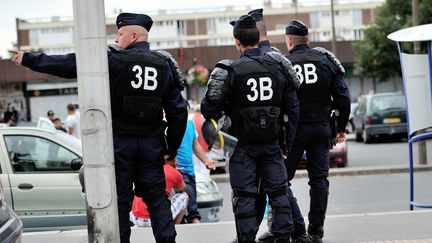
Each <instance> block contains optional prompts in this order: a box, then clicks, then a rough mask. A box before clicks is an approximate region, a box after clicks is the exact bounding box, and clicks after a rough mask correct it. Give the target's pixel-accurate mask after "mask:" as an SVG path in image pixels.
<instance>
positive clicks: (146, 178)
mask: <svg viewBox="0 0 432 243" xmlns="http://www.w3.org/2000/svg"><path fill="white" fill-rule="evenodd" d="M114 160H115V174H116V185H117V202H118V212H119V223H120V240H121V243H129V238H130V234H131V229H130V222H129V212H130V211H131V205H132V200H133V196H134V193H133V185H135V193H136V195H137V196H140V197H142V199H143V201H144V202H145V203H146V204H147V207H148V211H149V213H150V218H151V222H152V228H153V235H154V237H155V239H156V242H158V243H159V242H172V241H173V240H174V239H175V236H176V231H175V228H174V222H173V219H172V214H171V209H170V207H171V203H170V201H169V199H168V196H167V194H166V191H165V175H164V170H163V164H164V160H163V155H162V145H161V143H160V138H159V137H158V136H156V137H141V136H129V135H128V136H126V135H120V134H114Z"/></svg>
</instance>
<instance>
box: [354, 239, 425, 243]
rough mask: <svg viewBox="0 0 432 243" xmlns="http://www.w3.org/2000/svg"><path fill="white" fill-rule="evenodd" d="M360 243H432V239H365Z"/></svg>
mask: <svg viewBox="0 0 432 243" xmlns="http://www.w3.org/2000/svg"><path fill="white" fill-rule="evenodd" d="M360 243H432V239H416V240H380V241H363V242H360Z"/></svg>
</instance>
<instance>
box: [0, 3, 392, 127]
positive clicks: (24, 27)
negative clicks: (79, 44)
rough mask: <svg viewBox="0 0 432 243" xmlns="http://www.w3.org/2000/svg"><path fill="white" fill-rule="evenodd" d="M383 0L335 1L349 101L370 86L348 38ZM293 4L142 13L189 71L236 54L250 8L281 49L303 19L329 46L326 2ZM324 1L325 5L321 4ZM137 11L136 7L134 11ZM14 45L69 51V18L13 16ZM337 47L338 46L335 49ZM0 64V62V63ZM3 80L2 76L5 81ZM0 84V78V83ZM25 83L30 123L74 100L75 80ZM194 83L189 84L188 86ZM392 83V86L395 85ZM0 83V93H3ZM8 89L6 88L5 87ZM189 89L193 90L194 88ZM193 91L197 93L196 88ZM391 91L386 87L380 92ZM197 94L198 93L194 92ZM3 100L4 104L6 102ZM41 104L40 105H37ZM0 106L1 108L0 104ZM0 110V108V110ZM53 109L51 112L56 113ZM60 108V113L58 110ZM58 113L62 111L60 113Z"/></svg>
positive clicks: (111, 24) (155, 45)
mask: <svg viewBox="0 0 432 243" xmlns="http://www.w3.org/2000/svg"><path fill="white" fill-rule="evenodd" d="M383 1H384V0H334V18H335V33H336V40H337V49H336V50H337V54H338V57H340V59H341V61H342V63H343V64H344V66H345V67H346V68H347V70H349V71H351V72H349V75H348V77H347V79H348V83H349V85H350V87H351V91H352V94H353V100H355V97H356V96H357V94H359V93H365V92H367V91H368V90H369V87H370V86H371V85H370V80H360V79H359V78H358V77H353V76H352V65H353V63H354V53H353V51H352V47H351V44H350V43H352V42H355V41H359V40H362V39H363V30H364V28H366V27H367V26H368V25H370V24H371V23H373V21H374V17H375V15H376V12H377V7H378V6H379V5H380V4H381V3H382V2H383ZM298 2H299V3H298V5H297V6H295V5H293V4H292V2H291V3H287V4H273V5H272V4H270V1H268V2H265V4H264V6H246V7H230V6H227V7H221V8H208V9H191V10H161V11H156V12H146V14H149V15H150V16H151V17H152V18H153V21H154V24H153V27H152V30H151V32H150V35H149V42H150V43H151V48H152V49H165V50H169V51H170V52H171V54H173V56H174V57H175V58H176V59H177V60H179V63H180V66H181V68H182V70H183V71H186V70H187V69H189V68H190V67H191V66H192V65H193V62H192V60H193V59H194V58H197V60H198V62H199V63H200V64H204V65H205V66H207V67H213V66H214V65H215V64H216V62H217V61H218V60H220V59H225V58H232V59H236V58H237V57H238V54H237V51H236V50H235V48H234V46H233V43H234V39H233V37H232V26H231V25H229V24H228V23H229V22H230V21H231V20H235V19H236V18H238V17H239V16H241V15H244V14H246V13H247V12H249V11H250V10H252V9H255V8H260V7H262V8H264V19H265V21H266V23H267V32H268V37H269V39H270V41H271V42H272V43H273V44H275V45H276V46H277V47H279V48H280V50H281V51H282V52H286V47H285V44H284V42H285V26H286V24H287V23H288V22H289V21H290V20H292V19H294V18H296V19H299V20H301V21H303V22H305V23H306V24H307V25H308V26H309V28H310V33H311V35H312V39H313V43H314V45H317V46H324V47H326V48H328V49H331V45H330V42H329V41H331V39H332V32H331V30H332V24H331V11H330V1H319V0H306V1H298ZM323 2H326V4H323ZM137 12H139V11H137ZM117 15H118V13H114V14H112V15H110V16H107V18H106V32H107V42H108V43H107V44H114V42H115V36H116V33H117V27H116V25H115V18H116V16H117ZM16 25H17V45H18V48H19V49H21V50H25V51H44V52H45V53H47V54H64V53H69V52H73V51H74V43H73V42H74V33H73V18H72V17H59V16H55V17H50V18H38V19H17V20H16ZM339 49H340V50H339ZM0 65H1V64H0ZM6 81H7V80H6ZM2 82H5V81H3V80H1V78H0V84H1V83H2ZM22 83H25V85H23V86H20V87H24V88H21V90H22V93H23V94H22V97H24V98H25V100H26V102H27V106H26V109H27V110H28V112H29V113H30V114H29V115H28V117H31V120H32V121H35V120H37V118H38V117H39V116H44V115H45V114H46V111H45V110H43V109H46V107H49V105H52V104H56V106H58V107H59V108H53V109H60V107H66V105H67V103H73V102H77V101H78V97H77V83H76V80H62V79H55V78H51V80H50V81H47V80H44V79H29V80H22V82H20V83H19V84H20V85H22ZM192 86H193V85H192ZM396 86H397V85H396ZM1 88H2V87H1V86H0V92H2V90H1ZM9 88H10V87H9ZM191 89H195V91H194V92H192V91H191ZM197 89H198V91H197ZM387 89H388V90H391V89H392V88H391V87H388V88H384V90H387ZM203 91H204V87H197V88H194V87H190V89H189V90H188V92H187V93H188V94H192V93H194V94H195V95H194V97H191V96H190V95H188V98H189V99H200V98H201V97H202V93H203ZM196 94H198V95H196ZM6 103H7V102H6ZM40 107H42V108H40ZM0 109H1V108H0ZM0 112H1V111H0ZM55 112H56V111H55ZM59 112H60V111H59ZM62 112H63V111H62Z"/></svg>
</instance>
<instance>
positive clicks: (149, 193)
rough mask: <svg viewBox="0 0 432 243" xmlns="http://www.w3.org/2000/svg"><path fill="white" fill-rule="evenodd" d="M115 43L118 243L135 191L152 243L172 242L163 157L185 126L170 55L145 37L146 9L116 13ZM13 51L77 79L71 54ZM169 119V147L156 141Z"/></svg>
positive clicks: (25, 61) (125, 237)
mask: <svg viewBox="0 0 432 243" xmlns="http://www.w3.org/2000/svg"><path fill="white" fill-rule="evenodd" d="M116 24H117V27H118V35H117V38H116V43H117V45H118V48H115V49H112V50H111V51H110V52H108V65H109V74H110V75H109V77H110V93H111V113H112V125H113V141H114V159H115V173H116V185H117V197H118V198H117V200H118V210H119V221H120V238H121V242H122V243H127V242H129V237H130V233H131V230H130V222H129V212H130V210H131V203H132V200H133V191H132V188H133V184H134V185H135V193H136V195H137V196H139V197H142V198H143V200H144V202H145V203H146V204H147V205H148V210H149V212H150V215H151V222H152V227H153V234H154V236H155V238H156V242H175V236H176V231H175V228H174V224H173V220H172V216H171V210H170V201H169V200H168V198H167V194H166V193H165V177H164V172H163V164H164V156H165V157H166V158H167V160H169V161H171V160H174V159H175V156H176V153H177V148H178V147H179V145H180V143H181V141H182V138H183V134H184V131H185V127H186V119H187V109H186V103H185V101H184V99H183V98H182V96H181V94H180V90H181V89H182V87H183V86H182V84H181V80H182V79H181V77H180V76H179V75H178V73H177V71H176V69H175V66H176V63H174V62H173V61H174V59H172V58H171V56H169V54H167V53H160V52H154V51H151V50H150V49H149V43H148V42H147V38H148V31H150V28H151V26H152V24H153V21H152V19H151V18H150V17H149V16H147V15H145V14H133V13H121V14H120V15H119V16H118V17H117V20H116ZM12 53H14V54H16V56H15V57H14V58H13V61H14V62H15V63H17V64H20V65H23V66H26V67H29V68H31V69H32V70H34V71H38V72H44V73H49V74H53V75H57V76H60V77H64V78H76V76H77V70H76V62H75V54H74V53H70V54H67V55H52V56H49V55H45V54H43V53H39V54H34V53H24V52H21V51H12ZM162 109H163V110H164V111H165V113H166V118H167V121H168V134H167V143H168V149H167V150H165V151H163V146H162V143H161V141H162V140H161V136H162V115H163V113H162V112H163V111H162Z"/></svg>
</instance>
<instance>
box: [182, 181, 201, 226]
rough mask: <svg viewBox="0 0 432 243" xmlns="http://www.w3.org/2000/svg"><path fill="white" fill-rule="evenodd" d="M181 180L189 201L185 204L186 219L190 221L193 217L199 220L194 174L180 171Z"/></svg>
mask: <svg viewBox="0 0 432 243" xmlns="http://www.w3.org/2000/svg"><path fill="white" fill-rule="evenodd" d="M182 175H183V180H184V182H185V184H186V185H187V186H186V193H187V194H188V196H189V202H188V206H187V211H188V212H187V215H186V220H187V221H188V222H189V223H190V222H192V220H193V219H194V218H197V219H199V220H201V215H200V214H199V212H198V205H197V201H196V200H197V189H196V181H195V176H193V175H189V174H185V173H182Z"/></svg>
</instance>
